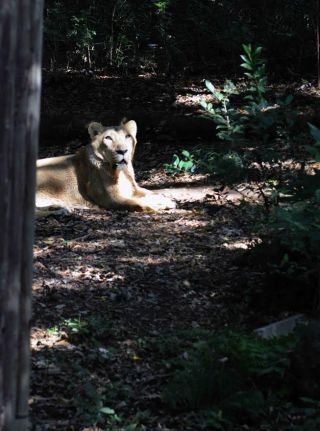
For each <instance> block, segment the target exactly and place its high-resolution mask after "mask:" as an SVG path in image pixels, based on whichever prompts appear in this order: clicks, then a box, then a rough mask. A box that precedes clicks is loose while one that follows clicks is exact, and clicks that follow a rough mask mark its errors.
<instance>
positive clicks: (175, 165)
mask: <svg viewBox="0 0 320 431" xmlns="http://www.w3.org/2000/svg"><path fill="white" fill-rule="evenodd" d="M181 155H182V157H181V156H180V157H179V156H178V155H177V154H174V155H173V161H172V163H166V164H165V165H164V169H165V170H166V172H167V173H169V174H178V173H185V172H190V173H193V172H194V171H195V169H196V163H195V159H194V155H192V154H191V153H189V151H187V150H182V151H181Z"/></svg>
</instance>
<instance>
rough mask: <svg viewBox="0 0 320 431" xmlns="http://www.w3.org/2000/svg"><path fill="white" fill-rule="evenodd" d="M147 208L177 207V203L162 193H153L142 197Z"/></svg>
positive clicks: (156, 209) (142, 201) (165, 208)
mask: <svg viewBox="0 0 320 431" xmlns="http://www.w3.org/2000/svg"><path fill="white" fill-rule="evenodd" d="M141 203H142V205H143V207H145V209H146V210H151V211H159V210H167V209H173V208H176V203H175V202H174V201H173V200H171V199H169V198H166V197H165V196H162V195H156V194H151V195H149V196H145V197H144V198H142V199H141Z"/></svg>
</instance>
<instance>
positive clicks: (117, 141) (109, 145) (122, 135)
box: [88, 120, 137, 169]
mask: <svg viewBox="0 0 320 431" xmlns="http://www.w3.org/2000/svg"><path fill="white" fill-rule="evenodd" d="M88 132H89V135H90V138H91V149H92V151H93V156H94V158H95V159H96V160H95V161H94V162H95V164H97V163H99V164H101V163H106V164H108V165H109V166H110V167H111V168H112V169H122V168H124V167H125V166H127V165H128V164H129V163H131V161H132V158H133V154H134V150H135V146H136V143H137V140H136V135H137V124H136V122H135V121H133V120H131V121H128V122H121V124H120V126H110V127H105V126H103V125H102V124H100V123H96V122H92V123H90V124H89V126H88ZM92 161H93V160H92Z"/></svg>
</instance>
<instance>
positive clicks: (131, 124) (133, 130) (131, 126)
mask: <svg viewBox="0 0 320 431" xmlns="http://www.w3.org/2000/svg"><path fill="white" fill-rule="evenodd" d="M122 127H124V128H125V129H126V130H127V131H128V133H130V135H131V136H133V137H134V138H135V137H136V136H137V123H136V122H135V121H133V120H130V121H128V122H127V123H122Z"/></svg>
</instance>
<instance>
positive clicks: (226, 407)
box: [163, 331, 296, 429]
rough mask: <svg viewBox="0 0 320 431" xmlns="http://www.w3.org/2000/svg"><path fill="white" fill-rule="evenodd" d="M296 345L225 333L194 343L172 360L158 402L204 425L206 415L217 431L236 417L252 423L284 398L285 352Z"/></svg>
mask: <svg viewBox="0 0 320 431" xmlns="http://www.w3.org/2000/svg"><path fill="white" fill-rule="evenodd" d="M295 343H296V340H295V339H294V338H283V339H277V340H265V339H262V338H259V337H257V336H255V335H244V334H239V333H235V332H230V331H228V332H224V333H220V334H216V335H212V336H211V337H210V338H209V339H208V340H207V341H198V342H195V343H194V344H193V345H192V347H191V348H190V349H188V350H187V351H186V352H184V353H183V355H182V357H180V358H178V359H176V360H174V361H172V364H173V366H174V368H175V371H174V373H173V376H172V378H171V380H170V381H169V383H168V385H167V386H166V388H165V390H164V392H163V399H164V401H165V402H166V403H167V404H168V405H169V406H170V407H171V408H173V409H179V410H189V409H192V410H196V411H201V412H202V413H201V415H202V416H203V415H204V416H207V420H208V417H210V415H209V416H208V412H209V411H210V412H211V421H213V422H214V426H215V428H217V429H219V426H220V428H221V429H224V428H223V424H225V423H232V421H233V420H234V419H235V418H236V417H237V415H238V414H240V413H241V415H242V418H243V419H244V418H245V417H246V418H251V420H254V419H255V418H257V417H259V416H261V415H264V414H265V412H266V411H267V410H268V408H269V406H270V405H272V403H273V402H274V401H275V399H274V398H275V397H276V398H277V397H278V401H279V400H281V399H282V397H283V395H282V394H284V393H286V382H285V378H284V376H285V374H286V372H287V370H288V367H289V363H290V361H289V356H288V353H289V351H290V350H291V349H292V347H293V346H294V345H295ZM274 391H276V395H271V394H272V393H273V392H274Z"/></svg>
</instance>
